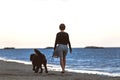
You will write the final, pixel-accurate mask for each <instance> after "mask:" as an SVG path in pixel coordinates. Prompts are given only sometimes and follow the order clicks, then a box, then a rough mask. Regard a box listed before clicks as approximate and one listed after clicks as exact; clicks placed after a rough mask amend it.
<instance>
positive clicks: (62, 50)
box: [56, 44, 68, 59]
mask: <svg viewBox="0 0 120 80" xmlns="http://www.w3.org/2000/svg"><path fill="white" fill-rule="evenodd" d="M56 50H57V54H58V57H60V59H63V58H65V57H66V55H67V52H68V47H67V45H63V44H59V45H58V46H57V47H56Z"/></svg>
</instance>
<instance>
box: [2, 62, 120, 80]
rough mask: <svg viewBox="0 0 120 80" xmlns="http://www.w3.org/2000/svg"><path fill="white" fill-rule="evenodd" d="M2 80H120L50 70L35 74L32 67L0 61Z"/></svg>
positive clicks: (117, 78)
mask: <svg viewBox="0 0 120 80" xmlns="http://www.w3.org/2000/svg"><path fill="white" fill-rule="evenodd" d="M0 80H120V77H110V76H103V75H97V74H84V73H73V72H65V73H64V74H63V73H60V72H59V71H55V70H50V69H49V72H48V73H45V72H43V73H34V72H33V71H32V65H26V64H23V63H16V62H7V61H2V60H0Z"/></svg>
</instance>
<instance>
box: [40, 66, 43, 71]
mask: <svg viewBox="0 0 120 80" xmlns="http://www.w3.org/2000/svg"><path fill="white" fill-rule="evenodd" d="M40 69H41V71H40V73H42V72H43V69H42V64H41V65H40Z"/></svg>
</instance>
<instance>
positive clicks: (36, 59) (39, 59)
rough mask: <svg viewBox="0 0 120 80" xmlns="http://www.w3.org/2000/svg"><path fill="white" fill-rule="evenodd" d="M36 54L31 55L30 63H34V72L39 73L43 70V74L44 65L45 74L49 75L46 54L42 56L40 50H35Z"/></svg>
mask: <svg viewBox="0 0 120 80" xmlns="http://www.w3.org/2000/svg"><path fill="white" fill-rule="evenodd" d="M34 51H35V54H31V55H30V61H32V65H33V71H35V73H37V72H38V71H39V68H40V69H41V71H40V73H42V72H43V69H42V64H43V65H44V68H45V72H46V73H48V70H47V60H46V57H45V55H44V54H42V53H41V52H40V51H39V50H37V49H34Z"/></svg>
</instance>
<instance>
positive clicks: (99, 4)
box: [0, 0, 120, 48]
mask: <svg viewBox="0 0 120 80" xmlns="http://www.w3.org/2000/svg"><path fill="white" fill-rule="evenodd" d="M61 23H64V24H65V25H66V30H65V31H66V32H68V33H69V37H70V42H71V45H72V47H85V46H102V47H120V0H0V48H4V47H16V48H44V47H48V46H51V47H53V46H54V42H55V37H56V33H57V32H59V25H60V24H61Z"/></svg>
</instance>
